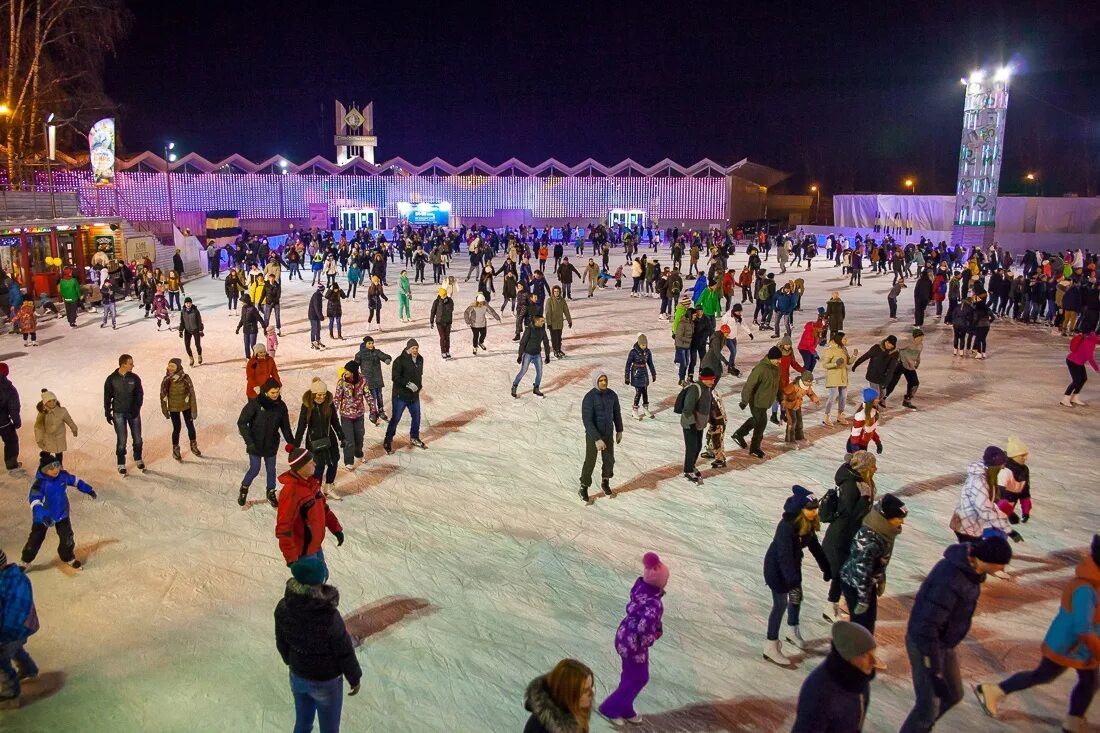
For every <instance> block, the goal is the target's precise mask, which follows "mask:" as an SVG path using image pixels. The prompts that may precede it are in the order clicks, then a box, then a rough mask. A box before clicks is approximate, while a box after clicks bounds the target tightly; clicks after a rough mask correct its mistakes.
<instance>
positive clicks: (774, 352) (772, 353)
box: [768, 346, 783, 359]
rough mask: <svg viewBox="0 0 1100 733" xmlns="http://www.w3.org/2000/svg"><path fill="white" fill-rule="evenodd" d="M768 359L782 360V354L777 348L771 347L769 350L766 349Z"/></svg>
mask: <svg viewBox="0 0 1100 733" xmlns="http://www.w3.org/2000/svg"><path fill="white" fill-rule="evenodd" d="M768 358H769V359H782V358H783V352H782V351H780V350H779V347H778V346H773V347H771V348H770V349H768Z"/></svg>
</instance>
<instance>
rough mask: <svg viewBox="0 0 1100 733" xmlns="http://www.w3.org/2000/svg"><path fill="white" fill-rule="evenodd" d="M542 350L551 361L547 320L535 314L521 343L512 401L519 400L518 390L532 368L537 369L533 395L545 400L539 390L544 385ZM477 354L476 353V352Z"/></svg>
mask: <svg viewBox="0 0 1100 733" xmlns="http://www.w3.org/2000/svg"><path fill="white" fill-rule="evenodd" d="M540 350H544V351H545V352H546V361H547V362H549V361H550V339H549V338H547V336H546V320H545V319H544V318H543V317H542V316H541V315H539V314H537V313H536V314H535V317H534V318H533V319H532V320H531V323H530V325H528V326H527V328H525V329H524V330H523V338H522V339H520V342H519V355H518V356H517V357H516V363H517V364H519V365H520V367H519V371H518V372H517V373H516V377H515V379H513V380H512V399H517V398H518V395H517V394H516V390H517V389H519V383H520V382H521V381H522V380H523V377H524V375H526V374H527V370H528V369H529V368H530V367H531V366H534V367H535V387H534V389H533V390H532V394H533V395H535V397H538V398H540V399H541V398H543V397H545V395H543V393H542V392H541V391H540V390H539V386H540V385H541V384H542V360H543V357H542V354H540V353H539V352H540ZM474 353H475V354H476V353H477V352H476V351H475V352H474Z"/></svg>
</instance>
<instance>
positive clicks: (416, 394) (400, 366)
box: [360, 306, 488, 453]
mask: <svg viewBox="0 0 1100 733" xmlns="http://www.w3.org/2000/svg"><path fill="white" fill-rule="evenodd" d="M486 307H488V306H486ZM360 353H362V352H360ZM390 377H391V379H392V380H393V394H392V398H393V417H391V418H390V419H389V425H387V426H386V437H385V438H384V439H383V440H382V447H383V448H385V450H386V453H393V436H394V435H396V434H397V425H398V424H399V423H400V422H401V416H402V415H404V414H405V410H408V411H409V417H410V419H411V421H412V426H411V428H410V430H409V445H410V446H413V447H416V448H427V447H428V446H427V444H425V443H424V441H422V440H421V439H420V389H421V387H422V386H423V384H424V357H423V356H421V355H420V344H418V343H417V341H416V339H409V340H408V341H406V342H405V350H404V351H402V352H401V354H400V355H399V356H398V357H397V358H396V359H394V360H393V368H392V369H391V371H390ZM379 409H381V403H379Z"/></svg>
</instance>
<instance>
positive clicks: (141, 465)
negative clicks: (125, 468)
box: [137, 461, 145, 473]
mask: <svg viewBox="0 0 1100 733" xmlns="http://www.w3.org/2000/svg"><path fill="white" fill-rule="evenodd" d="M137 467H138V470H139V471H141V472H142V473H145V461H138V462H137Z"/></svg>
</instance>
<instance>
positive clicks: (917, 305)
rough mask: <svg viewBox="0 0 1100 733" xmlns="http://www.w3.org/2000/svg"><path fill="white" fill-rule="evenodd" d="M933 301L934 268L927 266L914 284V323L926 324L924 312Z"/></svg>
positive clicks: (918, 324)
mask: <svg viewBox="0 0 1100 733" xmlns="http://www.w3.org/2000/svg"><path fill="white" fill-rule="evenodd" d="M931 302H932V270H931V269H930V268H925V270H924V272H922V273H921V275H920V277H918V278H917V282H916V283H915V284H914V285H913V323H914V325H917V326H923V325H924V312H925V310H927V309H928V304H929V303H931Z"/></svg>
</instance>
